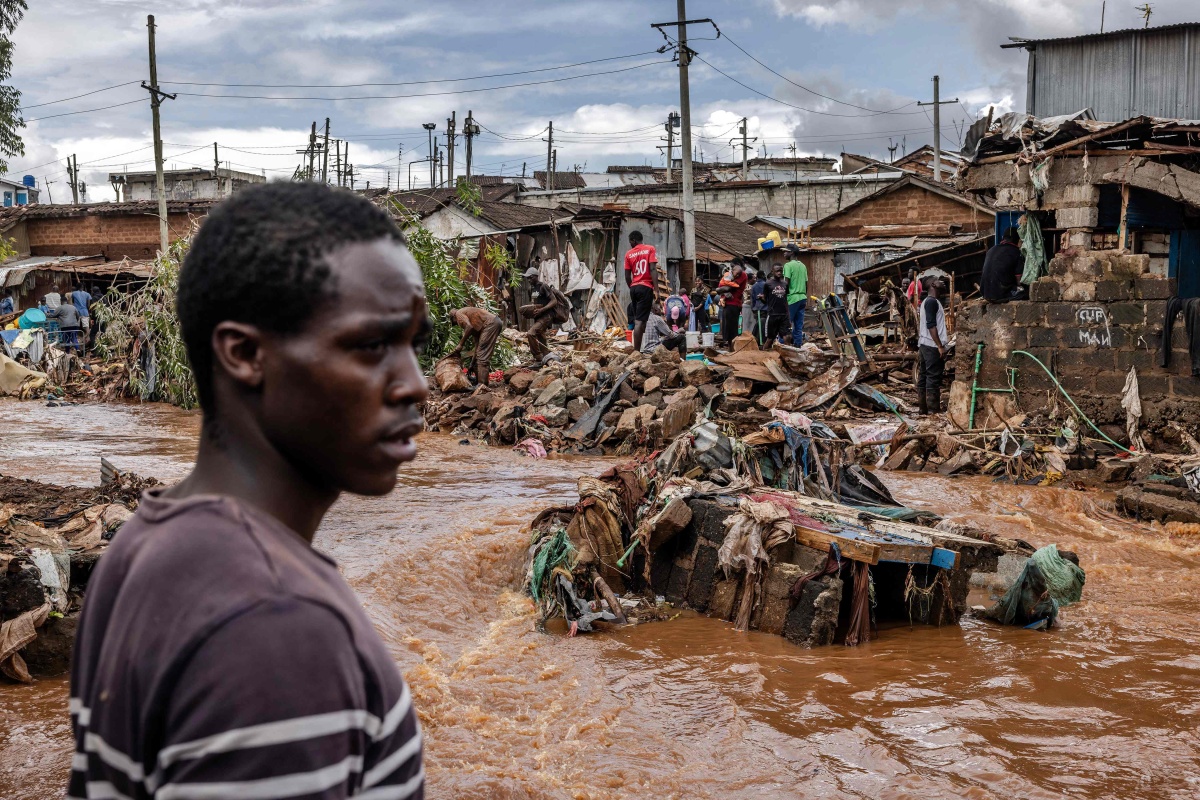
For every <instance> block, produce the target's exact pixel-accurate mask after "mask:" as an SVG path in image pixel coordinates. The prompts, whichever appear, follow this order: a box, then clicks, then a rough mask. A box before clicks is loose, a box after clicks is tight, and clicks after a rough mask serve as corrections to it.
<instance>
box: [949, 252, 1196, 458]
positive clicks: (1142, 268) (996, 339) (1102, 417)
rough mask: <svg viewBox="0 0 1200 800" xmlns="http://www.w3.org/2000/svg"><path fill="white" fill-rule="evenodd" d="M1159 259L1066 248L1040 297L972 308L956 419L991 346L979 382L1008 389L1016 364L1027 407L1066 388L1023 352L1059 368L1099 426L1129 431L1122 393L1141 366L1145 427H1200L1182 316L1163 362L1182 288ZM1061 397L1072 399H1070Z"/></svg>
mask: <svg viewBox="0 0 1200 800" xmlns="http://www.w3.org/2000/svg"><path fill="white" fill-rule="evenodd" d="M1156 255H1157V254H1155V255H1151V254H1128V253H1124V252H1121V251H1112V250H1104V251H1076V252H1063V253H1060V254H1059V255H1057V256H1055V257H1054V258H1053V259H1052V260H1051V262H1050V265H1049V275H1048V276H1046V277H1044V278H1041V279H1040V280H1039V281H1038V282H1037V283H1035V284H1034V285H1033V286H1032V287H1031V291H1030V300H1028V301H1016V302H1011V303H1005V304H1001V305H989V304H986V303H983V302H982V301H979V302H974V303H969V304H967V305H966V306H965V307H964V308H963V310H962V312H960V314H959V317H958V331H957V337H958V338H957V349H956V359H957V360H956V362H955V374H956V375H957V376H958V381H957V384H958V385H956V386H955V387H954V389H953V390H952V394H951V397H952V401H951V412H952V413H953V414H954V416H955V418H956V420H959V421H960V422H965V419H966V416H967V412H968V408H967V404H969V396H970V385H971V376H972V373H973V370H974V364H975V351H976V345H977V344H978V343H980V342H982V343H983V344H984V358H983V363H982V367H981V371H980V376H979V381H980V384H979V385H980V386H984V387H989V388H1000V387H1005V386H1007V385H1008V378H1007V374H1006V368H1007V367H1009V366H1012V367H1016V368H1017V370H1018V373H1017V380H1016V384H1015V385H1016V388H1017V402H1018V405H1019V407H1020V409H1021V410H1022V411H1026V412H1031V411H1036V410H1037V409H1040V408H1046V407H1048V406H1049V405H1050V404H1051V403H1052V402H1053V400H1054V397H1055V395H1056V394H1057V390H1056V389H1055V387H1054V384H1053V382H1052V381H1051V380H1050V378H1049V377H1048V376H1047V375H1046V374H1045V372H1043V371H1042V369H1041V368H1040V367H1038V366H1037V364H1035V363H1034V362H1033V361H1032V360H1031V359H1029V358H1026V357H1024V356H1019V355H1018V356H1014V355H1013V353H1014V352H1015V351H1017V350H1024V351H1026V352H1029V353H1031V354H1032V355H1034V356H1036V357H1037V358H1038V359H1040V360H1041V361H1042V363H1044V364H1045V365H1046V366H1047V367H1049V368H1050V369H1051V370H1052V371H1053V372H1054V374H1055V376H1056V377H1057V378H1058V380H1059V382H1060V383H1061V384H1062V387H1063V388H1064V389H1066V391H1067V392H1068V393H1069V394H1070V395H1071V397H1072V398H1073V399H1074V400H1075V402H1076V403H1078V404H1079V406H1080V408H1081V409H1083V411H1084V413H1086V414H1087V415H1088V416H1090V417H1091V418H1092V419H1093V421H1094V422H1096V423H1097V424H1105V423H1111V424H1115V425H1118V426H1120V427H1121V428H1123V427H1124V423H1125V411H1124V410H1123V409H1122V407H1121V396H1122V393H1123V391H1124V387H1125V379H1126V376H1127V374H1128V372H1129V369H1130V367H1136V368H1137V374H1138V381H1139V388H1140V396H1141V400H1142V408H1143V428H1145V429H1148V430H1151V431H1154V430H1158V429H1161V428H1162V426H1163V425H1164V424H1165V423H1166V422H1167V421H1169V420H1177V421H1180V422H1183V423H1187V424H1194V423H1195V422H1196V421H1197V416H1198V415H1197V412H1196V408H1197V406H1196V402H1197V400H1200V378H1195V377H1192V375H1191V361H1190V358H1189V356H1188V351H1187V342H1186V337H1185V335H1184V323H1183V320H1182V318H1180V319H1178V320H1177V321H1176V324H1175V327H1174V332H1173V335H1172V338H1171V363H1170V366H1169V367H1167V368H1163V367H1159V366H1158V363H1159V348H1160V345H1161V343H1162V336H1163V317H1164V315H1165V312H1166V306H1167V299H1168V298H1169V297H1171V296H1172V295H1173V294H1174V293H1175V291H1176V287H1175V281H1174V280H1173V279H1168V278H1166V277H1164V276H1163V275H1161V274H1156V273H1157V272H1158V269H1157V267H1158V266H1159V265H1158V264H1156V263H1155V261H1154V259H1155V257H1156ZM1058 403H1059V406H1060V407H1066V405H1067V404H1066V402H1065V401H1064V400H1062V398H1061V395H1059V396H1058ZM981 407H982V399H981V403H980V405H979V406H978V407H977V408H981ZM978 415H979V411H977V419H976V424H977V425H978V424H979V418H978ZM1111 433H1115V431H1114V432H1110V435H1111Z"/></svg>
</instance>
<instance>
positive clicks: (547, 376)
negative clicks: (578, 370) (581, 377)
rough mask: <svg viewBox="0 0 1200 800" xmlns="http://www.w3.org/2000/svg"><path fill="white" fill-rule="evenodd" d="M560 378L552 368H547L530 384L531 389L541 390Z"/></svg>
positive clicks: (533, 390) (532, 390)
mask: <svg viewBox="0 0 1200 800" xmlns="http://www.w3.org/2000/svg"><path fill="white" fill-rule="evenodd" d="M556 380H558V376H557V375H555V374H554V372H553V371H552V370H549V369H546V370H543V371H541V372H539V373H538V374H537V375H536V376H535V377H534V379H533V381H531V382H530V384H529V391H531V392H540V391H541V390H542V389H545V388H546V387H547V386H549V385H550V384H552V383H554V382H555V381H556Z"/></svg>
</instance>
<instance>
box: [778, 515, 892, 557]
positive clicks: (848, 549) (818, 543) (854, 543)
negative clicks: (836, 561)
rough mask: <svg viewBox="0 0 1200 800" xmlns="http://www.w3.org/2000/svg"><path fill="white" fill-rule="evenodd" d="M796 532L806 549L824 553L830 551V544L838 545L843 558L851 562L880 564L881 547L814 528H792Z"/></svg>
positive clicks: (795, 526)
mask: <svg viewBox="0 0 1200 800" xmlns="http://www.w3.org/2000/svg"><path fill="white" fill-rule="evenodd" d="M792 527H793V528H794V529H795V531H796V541H797V542H799V543H800V544H802V545H804V546H805V547H811V548H812V549H814V550H820V551H822V552H828V551H829V545H830V544H836V545H837V546H838V550H839V551H841V553H842V558H846V559H849V560H851V561H862V562H863V563H865V564H878V563H879V551H880V547H879V545H877V544H874V543H872V542H863V541H859V540H857V539H852V538H850V537H848V536H839V535H838V534H836V533H830V532H827V531H818V530H814V529H812V528H805V527H801V526H800V525H793V526H792Z"/></svg>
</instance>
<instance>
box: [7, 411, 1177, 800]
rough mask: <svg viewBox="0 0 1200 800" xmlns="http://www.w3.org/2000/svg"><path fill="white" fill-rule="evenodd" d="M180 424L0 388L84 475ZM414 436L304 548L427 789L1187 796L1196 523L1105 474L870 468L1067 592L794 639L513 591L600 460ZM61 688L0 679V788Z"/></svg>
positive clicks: (42, 459)
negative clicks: (1046, 562) (950, 622)
mask: <svg viewBox="0 0 1200 800" xmlns="http://www.w3.org/2000/svg"><path fill="white" fill-rule="evenodd" d="M196 432H197V418H196V416H195V415H193V414H188V413H184V412H180V411H178V410H175V409H172V408H165V407H155V406H143V407H115V406H80V407H67V408H45V407H42V406H39V405H34V404H18V403H15V402H6V401H0V472H3V473H5V474H9V475H20V476H25V477H33V478H37V479H39V480H45V481H51V482H60V483H61V482H73V483H85V484H94V483H95V482H96V481H97V480H98V456H101V455H103V456H105V457H107V458H108V459H109V460H110V461H113V462H114V463H115V464H117V465H118V466H120V467H122V468H124V469H131V470H134V471H137V472H140V473H142V474H146V475H155V476H158V477H159V478H162V479H164V480H170V479H174V478H178V477H179V476H181V475H182V474H183V473H184V472H186V470H187V468H188V465H189V460H190V458H191V455H192V451H193V447H194V440H195V436H196ZM420 449H421V454H420V456H419V457H418V460H417V461H416V462H415V463H414V464H412V465H410V466H409V467H408V468H407V469H405V470H404V472H403V473H402V475H401V480H400V485H399V486H398V487H397V489H396V491H395V492H394V493H393V494H392V495H390V496H388V497H386V498H379V499H361V498H346V499H343V500H342V501H340V502H339V503H338V504H337V505H336V506H335V507H334V509H333V510H332V511H331V513H330V514H329V516H328V518H327V519H326V522H325V524H324V526H323V527H322V529H321V531H320V532H319V533H318V535H317V539H316V544H317V546H318V547H320V548H322V549H323V550H325V551H327V552H329V553H330V554H332V555H333V556H334V557H335V558H337V559H338V561H339V563H340V564H341V566H342V570H343V572H344V574H345V575H346V577H347V579H348V580H349V581H350V583H351V585H352V586H354V588H355V589H356V590H357V591H358V592H359V593H360V595H361V596H362V599H363V603H364V605H365V607H366V609H367V611H368V613H369V614H370V615H371V618H372V619H373V621H374V622H375V624H376V625H377V627H378V628H379V630H380V632H381V633H382V635H383V637H384V639H385V641H386V642H387V643H388V645H389V647H390V648H391V650H392V652H393V653H394V654H395V658H396V661H397V663H398V664H399V665H400V666H401V668H402V669H403V670H404V672H405V674H406V676H407V678H408V680H409V682H410V684H411V685H412V688H413V692H414V694H415V697H416V702H417V706H418V709H419V711H420V713H421V718H422V723H423V725H424V727H425V730H426V735H427V740H426V741H427V744H426V761H427V768H428V776H429V777H428V787H429V791H428V793H429V796H430V797H433V798H450V797H454V798H510V797H511V798H526V797H529V798H591V797H595V798H624V797H630V798H632V797H639V798H660V797H661V798H666V797H680V798H683V797H687V798H695V797H714V798H716V797H720V798H741V797H747V798H749V797H754V798H761V797H823V798H824V797H833V798H859V797H861V798H904V797H914V798H917V797H919V798H940V797H946V798H951V797H953V798H959V797H969V798H1057V797H1066V796H1069V797H1079V798H1109V797H1112V798H1194V797H1196V796H1198V795H1200V736H1198V734H1197V731H1198V730H1200V633H1197V630H1196V622H1197V619H1198V616H1197V611H1198V610H1200V608H1198V607H1200V600H1198V599H1197V598H1198V597H1200V546H1195V545H1189V544H1187V543H1186V542H1180V541H1174V540H1172V539H1171V538H1170V537H1169V536H1168V535H1167V533H1166V532H1164V531H1162V530H1159V529H1157V528H1152V527H1149V526H1143V525H1138V524H1134V523H1130V522H1128V521H1124V520H1120V519H1117V518H1116V517H1114V516H1112V515H1111V512H1110V509H1111V500H1110V499H1108V498H1105V497H1104V496H1102V495H1097V494H1094V493H1093V494H1085V493H1079V492H1072V491H1068V490H1057V489H1042V488H1028V487H1008V486H998V485H993V484H991V483H990V482H987V481H985V480H982V479H945V478H940V477H937V476H929V475H912V474H907V473H903V474H896V473H885V474H884V475H883V478H884V480H885V482H887V484H888V485H889V486H890V487H891V488H892V490H893V492H894V493H895V494H896V496H897V497H898V498H899V499H901V500H902V501H903V502H906V503H909V504H911V505H914V506H919V507H923V508H929V509H932V510H934V511H937V512H939V513H942V514H944V515H946V516H949V517H951V518H953V519H957V520H961V521H965V522H970V523H973V524H975V525H978V526H980V527H984V528H987V529H990V530H992V531H994V532H995V533H997V534H1001V535H1004V536H1011V537H1018V538H1023V539H1026V540H1027V541H1029V542H1031V543H1033V544H1036V545H1039V546H1040V545H1043V544H1048V543H1051V542H1056V543H1058V544H1059V545H1060V546H1062V547H1064V548H1068V549H1071V550H1075V551H1076V552H1078V553H1079V556H1080V559H1081V562H1082V564H1083V566H1084V567H1085V569H1086V570H1087V577H1088V580H1087V586H1086V588H1085V591H1084V599H1083V602H1082V603H1080V604H1078V605H1076V606H1072V607H1069V608H1067V609H1066V610H1065V611H1064V612H1063V614H1062V616H1061V617H1060V620H1061V625H1062V627H1061V628H1059V629H1056V630H1054V631H1052V632H1049V633H1036V632H1030V631H1025V630H1020V629H1014V628H1000V627H997V626H993V625H991V624H987V623H983V622H978V621H974V620H971V619H964V620H963V624H962V626H961V627H944V628H941V629H938V628H929V627H918V628H916V629H909V628H908V627H907V626H898V627H891V628H888V629H885V630H883V631H882V632H881V637H880V638H879V639H878V640H876V641H872V642H870V643H868V644H866V645H863V646H860V647H857V648H846V647H841V646H833V647H827V648H822V649H816V650H804V649H800V648H797V647H795V646H793V645H791V644H789V643H788V642H786V641H785V640H783V639H782V638H779V637H776V636H769V635H765V634H758V633H737V632H735V631H734V630H733V629H732V626H731V625H729V624H728V623H724V622H721V621H717V620H710V619H707V618H704V617H696V616H689V615H685V616H682V617H680V618H679V619H676V620H674V621H671V622H666V623H655V624H649V625H643V626H639V627H634V628H630V629H625V630H622V631H619V632H617V633H615V634H610V635H604V634H601V635H595V636H589V637H578V638H575V639H568V638H566V637H564V636H561V635H558V634H557V633H551V634H547V633H540V632H538V631H537V630H536V626H535V622H536V618H535V616H533V614H532V610H531V605H530V602H529V601H528V600H526V599H525V598H523V597H522V596H521V595H520V593H519V592H518V591H516V589H517V586H518V583H519V573H520V563H521V559H522V555H523V549H524V546H525V544H526V535H525V533H524V532H523V528H524V526H525V524H526V523H527V522H528V520H529V519H530V518H531V517H532V516H533V514H534V513H535V512H536V511H537V510H539V509H540V508H543V507H546V506H548V505H553V504H561V503H570V502H573V501H574V499H575V497H576V495H575V490H574V486H575V477H576V476H577V475H578V474H581V473H592V472H596V471H599V470H600V469H602V468H603V467H604V466H606V465H607V464H608V463H611V462H609V461H606V460H604V459H566V458H563V459H550V460H545V461H533V460H528V459H526V458H523V457H521V456H518V455H515V454H513V453H510V452H507V451H502V450H495V449H487V448H484V447H481V446H476V445H470V446H464V445H460V444H458V442H457V441H456V440H454V439H452V438H450V437H445V436H436V435H426V436H423V437H422V439H421V441H420ZM978 599H979V600H980V601H982V600H983V599H985V598H978ZM66 696H67V683H66V680H65V678H64V679H52V680H43V681H40V682H39V683H38V684H36V685H35V686H32V687H26V686H11V685H6V686H0V797H2V798H5V800H7V799H8V798H22V799H24V798H34V799H37V800H41V798H57V797H61V794H62V793H61V788H60V787H61V786H62V783H63V781H64V778H65V775H66V772H67V769H68V763H69V760H70V750H71V742H70V730H69V727H68V725H67V714H66Z"/></svg>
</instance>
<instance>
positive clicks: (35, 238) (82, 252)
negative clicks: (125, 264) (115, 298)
mask: <svg viewBox="0 0 1200 800" xmlns="http://www.w3.org/2000/svg"><path fill="white" fill-rule="evenodd" d="M194 219H196V218H195V217H193V216H192V215H191V214H171V215H170V216H169V217H168V221H167V226H168V230H169V233H170V237H171V239H177V238H179V237H180V236H183V235H185V234H187V233H188V232H189V231H190V230H191V228H192V221H193V220H194ZM25 226H26V231H27V232H28V236H29V252H30V254H31V255H35V256H92V255H97V254H103V255H104V256H106V257H107V258H108V259H109V260H110V261H115V260H120V259H122V258H133V259H145V258H153V257H154V254H155V253H156V252H158V244H159V241H158V217H156V216H152V215H150V214H136V215H118V214H87V215H80V216H73V217H51V218H45V219H28V220H26V221H25Z"/></svg>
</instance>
